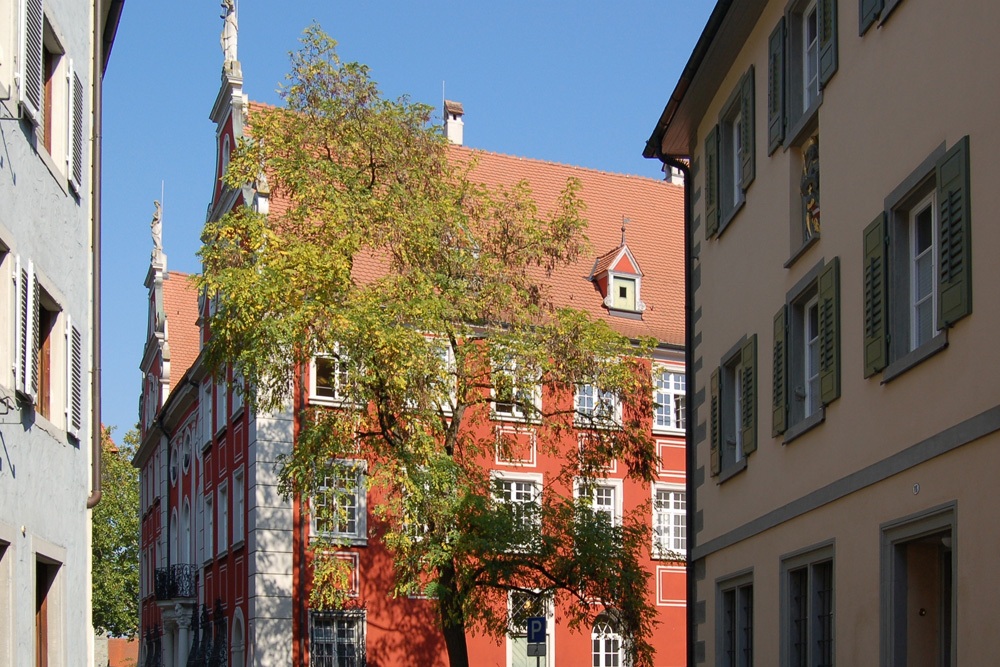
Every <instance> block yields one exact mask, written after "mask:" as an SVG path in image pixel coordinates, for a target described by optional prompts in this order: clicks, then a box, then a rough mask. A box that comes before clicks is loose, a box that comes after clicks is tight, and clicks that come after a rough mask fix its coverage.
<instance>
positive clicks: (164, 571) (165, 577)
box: [154, 563, 198, 600]
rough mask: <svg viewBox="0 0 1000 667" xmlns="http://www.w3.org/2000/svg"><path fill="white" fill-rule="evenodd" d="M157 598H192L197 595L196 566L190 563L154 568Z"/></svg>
mask: <svg viewBox="0 0 1000 667" xmlns="http://www.w3.org/2000/svg"><path fill="white" fill-rule="evenodd" d="M154 584H155V585H154V587H155V589H156V599H157V600H173V599H175V598H193V597H196V596H197V595H198V568H197V566H195V565H192V564H190V563H181V564H177V565H170V566H168V567H158V568H156V579H155V581H154Z"/></svg>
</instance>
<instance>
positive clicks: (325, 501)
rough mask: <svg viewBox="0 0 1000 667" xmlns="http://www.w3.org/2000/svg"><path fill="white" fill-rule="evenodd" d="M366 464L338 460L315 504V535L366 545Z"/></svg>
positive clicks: (321, 488)
mask: <svg viewBox="0 0 1000 667" xmlns="http://www.w3.org/2000/svg"><path fill="white" fill-rule="evenodd" d="M364 474H365V462H364V461H353V460H342V461H337V462H336V464H335V466H334V468H333V470H332V471H331V472H330V473H329V474H327V475H326V477H325V478H324V482H323V485H322V486H321V487H320V488H319V491H318V493H317V495H316V499H315V501H314V508H315V512H314V516H313V521H312V528H313V534H314V535H322V536H324V537H329V538H333V539H344V540H348V541H351V542H353V543H361V544H364V543H365V541H366V540H367V538H368V530H367V499H366V493H365V484H364Z"/></svg>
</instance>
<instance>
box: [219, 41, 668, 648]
mask: <svg viewBox="0 0 1000 667" xmlns="http://www.w3.org/2000/svg"><path fill="white" fill-rule="evenodd" d="M302 41H303V47H302V49H301V50H300V51H298V52H297V53H295V54H292V71H291V74H290V75H289V76H288V81H289V84H288V86H287V87H286V88H285V89H284V90H283V96H284V101H285V107H283V108H265V109H257V110H254V112H253V113H252V114H251V116H250V118H249V121H248V134H249V135H250V136H251V137H252V138H251V140H249V141H246V142H242V143H241V144H240V145H239V146H238V147H237V149H236V151H235V152H234V155H233V156H232V159H231V162H230V166H229V171H228V173H227V175H226V177H225V182H226V184H227V185H228V186H229V187H234V188H235V187H242V186H243V185H245V184H247V183H255V182H256V183H261V182H262V181H263V180H264V179H265V178H266V182H267V186H268V188H269V190H270V193H271V197H272V199H274V200H275V201H278V200H280V201H281V202H283V205H282V206H280V207H272V213H271V215H270V216H263V215H260V214H258V213H256V212H255V211H254V210H253V209H251V208H250V207H244V208H239V209H237V210H234V211H233V212H232V213H230V214H228V215H226V216H224V217H223V218H222V219H220V220H218V221H215V222H210V223H208V224H207V225H206V227H205V231H204V234H203V237H202V241H203V246H202V249H201V252H200V254H201V258H202V260H203V265H204V274H203V275H202V276H201V278H200V288H201V289H203V290H205V291H206V293H207V294H210V295H213V296H214V295H221V297H220V299H219V303H218V307H217V309H216V312H215V314H214V316H213V317H212V319H211V322H210V328H211V332H212V336H211V339H210V341H209V342H208V344H207V352H206V354H207V360H208V363H209V365H210V366H211V367H213V368H217V369H218V368H222V367H224V366H225V365H227V364H228V365H231V366H232V367H234V368H236V369H237V370H238V371H239V372H240V373H242V374H243V376H244V377H245V378H246V380H247V382H246V383H245V387H246V394H247V396H246V398H247V400H248V402H250V403H251V404H253V405H254V407H255V408H256V409H258V410H277V409H280V408H282V406H285V405H288V404H289V402H290V401H292V400H293V399H294V398H295V397H298V403H296V404H295V405H294V409H295V410H296V413H297V416H298V420H299V434H298V437H297V440H296V446H295V448H294V451H293V453H292V454H291V455H290V456H289V457H287V458H285V459H284V460H283V461H282V462H281V467H280V475H281V482H282V489H283V491H284V492H285V493H286V494H289V495H291V496H295V497H298V498H300V499H302V500H303V503H302V505H303V507H304V508H309V509H310V510H311V512H312V513H313V515H314V516H315V517H317V518H316V520H317V521H324V522H341V521H344V520H346V518H347V517H345V515H344V511H345V510H344V509H343V502H342V500H343V498H344V495H345V494H346V493H349V489H345V488H344V487H345V484H330V480H331V479H341V480H343V479H345V478H347V477H350V476H351V475H350V474H348V472H349V471H344V470H343V463H342V461H343V460H344V459H359V458H360V459H364V460H366V461H367V462H368V467H367V475H366V478H365V480H366V481H365V483H366V484H368V485H369V487H370V491H371V492H372V495H373V497H374V496H375V495H376V494H377V497H378V498H379V499H380V501H379V502H378V503H377V504H376V507H375V508H374V512H375V513H376V516H377V518H378V520H379V521H381V522H383V523H384V525H385V534H384V536H383V539H384V541H385V542H386V544H387V546H388V548H389V549H390V551H391V553H392V554H393V557H394V564H395V568H396V576H397V584H396V585H397V590H398V592H400V593H405V592H412V591H413V590H414V589H421V590H423V591H424V592H425V593H427V594H428V595H429V596H431V597H433V598H435V599H436V601H437V602H436V604H437V609H438V612H439V618H440V623H441V630H442V632H443V635H444V639H445V643H446V646H447V649H448V654H449V659H450V662H451V664H452V665H453V666H459V665H467V664H468V656H467V650H466V644H465V637H466V632H467V631H482V632H487V633H490V634H491V635H493V636H495V637H501V636H503V635H504V634H505V633H507V632H508V631H509V630H510V627H509V619H508V614H507V595H508V593H509V592H510V591H522V592H525V593H530V594H536V593H539V591H540V595H545V596H550V597H554V598H555V599H556V600H557V601H560V602H566V601H569V602H570V604H569V605H568V606H567V605H563V608H564V609H568V610H569V611H568V612H567V613H568V615H569V616H568V619H569V622H570V624H571V625H572V626H575V627H586V628H588V629H589V627H590V625H589V624H590V623H592V622H593V620H594V618H595V617H596V616H597V614H598V613H600V612H601V611H602V610H603V609H604V608H605V607H607V608H608V609H610V610H613V613H614V615H615V617H616V618H617V620H618V622H619V624H620V626H621V628H622V630H623V635H624V636H625V637H626V651H627V652H628V653H629V654H630V658H631V659H632V661H633V664H635V665H637V666H638V667H642V666H644V665H650V664H652V656H651V653H652V651H651V646H650V644H649V641H648V640H649V638H650V636H651V633H652V626H653V619H654V615H655V610H654V607H653V606H652V605H651V603H650V601H649V600H648V599H647V596H646V591H647V579H648V575H647V573H646V572H645V571H644V570H643V568H642V566H641V563H640V555H641V553H642V550H643V548H644V547H645V545H646V544H647V543H648V535H649V528H648V526H647V519H646V514H645V513H641V512H640V513H636V514H633V515H629V516H626V517H624V519H623V521H622V522H621V524H620V525H611V523H610V522H609V521H608V520H607V519H606V518H605V515H604V514H602V513H600V512H596V511H594V510H593V509H592V508H590V507H589V505H588V503H587V501H586V500H583V499H577V498H575V494H574V480H575V479H578V478H580V477H582V478H583V479H584V480H585V481H586V480H587V479H598V478H600V477H601V476H602V473H601V469H602V467H603V466H605V465H606V464H607V463H608V462H609V461H610V460H611V459H618V460H620V461H623V462H624V463H625V467H626V469H627V474H628V475H629V476H630V477H632V478H634V479H638V480H642V481H644V482H649V481H650V480H651V479H652V477H653V474H654V471H655V451H654V445H653V442H652V441H651V439H650V437H649V435H648V424H649V418H650V414H651V410H652V391H651V387H650V373H649V365H648V360H647V359H646V357H648V354H649V350H650V346H651V345H652V341H629V340H627V339H625V338H623V337H622V336H620V335H619V334H617V333H616V332H614V331H613V330H611V329H610V328H609V327H608V326H607V325H605V324H604V323H603V322H601V321H599V320H595V319H592V318H591V317H590V316H589V315H588V314H587V313H585V312H580V311H574V310H571V309H565V308H556V307H555V306H554V304H553V303H552V300H551V299H550V296H549V288H548V285H547V282H546V278H547V277H548V276H549V275H550V274H551V271H552V270H553V269H554V268H556V267H557V266H562V265H565V264H567V263H571V262H572V261H573V260H574V259H575V258H577V257H578V256H579V254H580V253H581V251H583V250H584V249H585V248H586V247H587V239H586V236H585V227H586V221H585V218H584V213H585V205H584V202H583V201H582V200H581V199H580V197H579V195H578V190H579V184H578V183H577V182H575V181H573V180H570V181H569V182H567V184H566V187H565V189H564V191H563V193H562V196H561V198H560V201H559V204H558V206H557V207H556V210H554V211H551V212H549V213H546V214H543V213H541V212H540V211H539V210H538V207H537V206H536V204H535V202H534V201H533V200H532V195H531V190H530V187H529V185H528V184H527V183H520V184H518V185H517V186H515V187H510V188H487V187H485V186H482V185H480V184H478V183H477V182H476V181H475V167H476V165H475V161H474V160H473V161H472V162H471V163H467V164H456V163H452V162H449V159H448V151H447V144H446V142H445V140H444V138H443V137H442V135H441V133H440V131H439V130H438V129H436V128H434V127H432V126H431V124H430V120H431V109H430V108H429V107H427V106H424V105H420V104H414V103H411V102H409V101H408V100H407V99H405V98H402V99H399V100H387V99H385V98H383V97H382V95H381V93H380V92H379V90H378V88H377V86H376V84H375V83H374V82H373V81H372V80H371V78H370V77H369V73H368V69H367V68H366V67H365V66H364V65H360V64H358V63H342V62H341V61H340V60H339V58H338V57H337V55H336V52H335V48H334V47H335V42H334V41H333V40H331V39H330V38H329V37H328V36H326V35H325V34H324V33H323V32H322V31H321V30H320V29H319V28H318V27H317V26H313V27H311V28H309V29H308V30H307V31H306V32H305V36H304V38H303V40H302ZM319 353H325V354H327V355H328V356H329V361H325V362H324V370H323V371H321V377H322V376H324V374H325V378H326V380H327V381H328V382H329V383H332V385H336V390H337V392H338V396H340V397H342V398H343V401H342V403H341V407H340V408H339V409H315V408H310V407H309V406H306V405H305V404H304V402H303V401H302V400H301V393H295V390H296V389H301V388H302V377H303V373H304V372H305V370H306V369H308V368H309V363H310V360H311V359H312V358H313V357H314V355H316V354H319ZM578 385H591V386H593V387H595V388H599V389H600V392H596V393H597V395H598V407H599V408H600V407H601V406H604V407H608V406H611V405H613V404H614V403H617V404H620V405H623V406H624V407H623V409H622V410H621V411H620V414H618V413H617V412H616V411H615V410H602V409H595V410H594V411H593V412H592V414H590V415H583V414H581V413H578V412H576V411H575V410H574V405H573V394H574V391H575V388H576V387H577V386H578ZM539 391H544V392H545V395H546V400H545V402H544V403H542V404H539V403H538V402H537V401H536V400H534V399H533V398H532V397H533V396H535V395H537V392H539ZM494 398H498V399H500V400H503V401H505V402H508V403H510V404H513V405H516V406H517V408H518V410H519V411H520V412H521V413H522V414H524V415H525V418H526V420H528V421H531V422H532V423H533V424H534V426H535V427H536V429H537V432H538V443H539V444H538V447H539V451H540V453H543V454H545V455H549V456H553V457H557V458H558V460H559V461H560V468H559V472H558V474H557V475H555V476H553V477H551V478H550V479H547V480H546V483H545V487H544V489H543V491H542V494H541V501H540V502H535V503H528V504H521V505H516V506H515V505H512V504H510V503H507V502H504V498H503V493H502V489H500V488H499V487H498V485H497V483H496V482H495V480H492V479H491V478H490V473H489V470H488V467H487V465H486V463H487V460H488V457H492V455H493V452H494V447H495V446H496V436H495V435H494V434H493V432H492V430H491V429H487V428H485V426H486V425H487V424H488V421H489V418H490V406H491V402H492V401H493V400H494ZM581 419H582V420H586V421H589V424H588V425H589V426H591V427H593V428H591V429H589V430H588V433H589V434H590V435H589V440H588V446H587V448H586V450H585V455H584V456H582V457H581V456H580V453H579V450H578V445H577V440H576V436H575V432H576V431H575V425H576V424H578V423H579V420H581ZM504 446H513V443H504ZM331 486H332V487H339V488H334V489H332V490H331V489H330V487H331ZM347 486H349V485H347ZM322 494H325V495H323V497H324V498H325V500H327V501H328V502H323V503H316V502H313V503H312V506H311V507H309V505H310V503H309V499H315V498H317V497H319V496H321V495H322ZM331 494H332V496H331ZM313 546H314V547H315V548H314V549H313V552H314V576H313V588H312V596H311V600H310V603H311V605H312V606H313V607H324V606H333V607H336V606H338V605H342V604H343V603H344V601H345V595H344V586H343V584H344V579H345V573H344V572H343V571H342V570H341V569H340V567H341V565H339V563H340V562H341V561H337V560H336V559H333V558H330V557H324V553H327V552H328V551H330V550H328V549H326V548H324V547H326V546H329V545H326V544H324V543H323V542H322V541H319V543H314V544H313ZM595 600H596V601H598V604H592V603H593V601H595Z"/></svg>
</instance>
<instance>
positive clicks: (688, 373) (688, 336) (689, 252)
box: [647, 144, 697, 667]
mask: <svg viewBox="0 0 1000 667" xmlns="http://www.w3.org/2000/svg"><path fill="white" fill-rule="evenodd" d="M650 147H651V146H650V144H647V151H648V150H649V148H650ZM652 148H653V151H652V152H653V155H652V156H653V157H656V158H657V159H658V160H660V162H662V163H663V164H664V165H666V166H667V167H676V168H677V169H680V171H681V173H682V174H684V386H685V387H687V391H688V392H689V393H688V396H689V397H690V400H686V401H684V423H685V425H686V426H685V428H684V470H685V475H684V493H685V494H686V497H687V509H686V514H687V518H686V521H687V524H686V525H687V526H689V529H688V534H687V565H686V577H685V578H686V581H685V586H686V588H687V604H685V611H686V613H687V664H688V667H694V665H695V655H694V645H695V640H696V639H697V633H696V632H695V595H696V594H697V589H696V587H695V578H694V561H692V560H691V554H692V553H693V552H694V547H695V538H696V536H697V530H696V529H695V523H694V521H695V505H696V503H697V499H696V497H695V484H694V472H695V465H696V461H695V456H694V454H695V452H694V419H693V417H694V400H693V399H694V396H693V392H694V286H693V283H692V281H691V276H692V273H693V271H692V266H691V265H692V261H693V252H694V240H693V238H692V231H691V217H692V216H691V193H692V191H693V189H694V184H693V183H692V180H691V168H690V167H689V166H688V165H687V164H686V163H684V162H681V161H680V160H678V159H676V158H673V157H667V156H664V155H663V154H662V153H661V152H660V147H659V146H658V145H656V146H652Z"/></svg>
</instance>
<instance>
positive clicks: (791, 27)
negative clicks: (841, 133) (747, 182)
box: [767, 0, 838, 155]
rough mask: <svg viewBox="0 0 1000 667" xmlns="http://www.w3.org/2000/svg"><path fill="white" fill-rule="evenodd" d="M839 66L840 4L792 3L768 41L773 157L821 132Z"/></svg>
mask: <svg viewBox="0 0 1000 667" xmlns="http://www.w3.org/2000/svg"><path fill="white" fill-rule="evenodd" d="M786 56H787V57H786ZM837 61H838V56H837V0H797V1H795V2H792V3H791V5H790V6H789V9H788V11H787V12H786V14H785V16H783V17H782V18H781V20H780V21H778V25H777V26H775V28H774V30H773V31H772V32H771V36H770V38H769V40H768V72H767V100H768V102H767V128H768V129H767V138H768V141H767V146H768V155H770V154H771V153H773V152H774V151H775V149H777V147H778V146H781V145H782V144H783V143H785V144H786V145H788V146H798V145H800V144H801V143H802V140H803V138H804V137H807V136H808V135H809V134H811V133H812V131H813V130H815V129H816V125H817V122H816V121H817V113H816V111H817V109H818V107H819V105H820V104H821V103H822V97H821V96H820V91H822V90H823V88H824V87H825V86H826V84H827V83H828V82H829V81H830V78H831V77H833V75H834V74H835V73H836V71H837ZM786 139H787V142H786Z"/></svg>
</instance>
